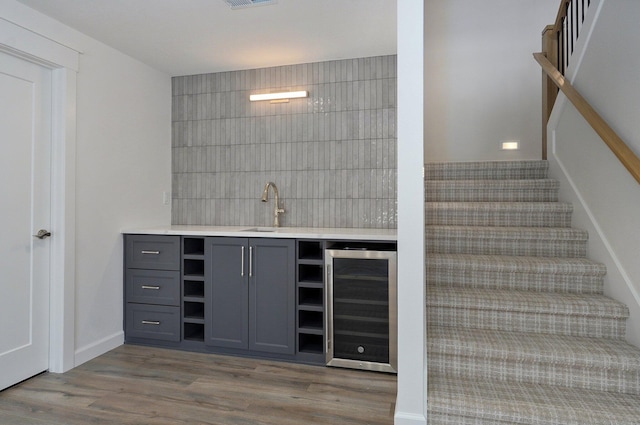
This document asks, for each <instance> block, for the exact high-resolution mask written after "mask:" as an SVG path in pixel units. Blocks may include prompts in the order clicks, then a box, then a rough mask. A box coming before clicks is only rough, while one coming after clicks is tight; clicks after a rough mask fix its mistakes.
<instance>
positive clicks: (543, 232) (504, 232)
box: [425, 225, 588, 257]
mask: <svg viewBox="0 0 640 425" xmlns="http://www.w3.org/2000/svg"><path fill="white" fill-rule="evenodd" d="M425 239H426V252H427V253H441V254H484V255H520V256H537V257H555V256H558V257H584V256H585V255H586V250H587V246H586V242H587V239H588V233H587V232H586V231H584V230H581V229H574V228H571V227H493V226H439V225H428V226H426V227H425Z"/></svg>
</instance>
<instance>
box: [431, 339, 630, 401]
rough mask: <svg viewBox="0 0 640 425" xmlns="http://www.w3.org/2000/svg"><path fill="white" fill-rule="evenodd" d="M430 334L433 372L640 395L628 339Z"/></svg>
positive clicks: (450, 375)
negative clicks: (496, 373)
mask: <svg viewBox="0 0 640 425" xmlns="http://www.w3.org/2000/svg"><path fill="white" fill-rule="evenodd" d="M428 333H429V343H428V345H427V349H428V352H429V360H430V361H429V370H430V373H433V374H440V375H445V376H449V377H452V376H476V377H478V376H480V377H483V378H485V379H499V380H512V381H518V382H531V383H539V384H543V383H544V384H551V385H563V386H567V387H577V388H591V389H596V390H601V391H615V392H622V393H632V394H640V350H638V349H637V348H636V347H634V346H632V345H630V344H628V343H626V342H625V341H623V340H604V339H602V338H584V337H571V336H557V335H539V334H521V333H517V332H504V331H495V330H478V329H474V330H469V329H461V328H447V327H430V328H429V329H428ZM496 370H501V373H500V374H499V375H497V376H496V375H495V371H496Z"/></svg>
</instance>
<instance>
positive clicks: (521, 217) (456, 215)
mask: <svg viewBox="0 0 640 425" xmlns="http://www.w3.org/2000/svg"><path fill="white" fill-rule="evenodd" d="M425 211H426V222H427V224H429V225H431V224H437V225H453V226H500V227H503V226H510V227H522V226H530V227H570V226H571V213H572V212H573V205H571V204H566V203H559V202H427V203H425Z"/></svg>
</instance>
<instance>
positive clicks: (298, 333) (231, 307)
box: [124, 232, 344, 365]
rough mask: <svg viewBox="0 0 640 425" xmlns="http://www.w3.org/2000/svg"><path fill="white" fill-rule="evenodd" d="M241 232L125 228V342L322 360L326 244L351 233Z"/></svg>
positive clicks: (324, 347) (313, 361)
mask: <svg viewBox="0 0 640 425" xmlns="http://www.w3.org/2000/svg"><path fill="white" fill-rule="evenodd" d="M242 233H243V232H235V233H232V232H225V234H224V235H223V236H217V235H212V236H209V235H206V234H205V235H199V234H196V235H176V234H170V235H164V234H134V233H130V234H126V235H125V237H124V245H125V273H124V287H125V288H124V289H125V291H124V293H125V299H124V309H125V321H124V329H125V342H126V343H132V344H143V345H152V346H159V347H166V348H175V349H183V350H189V351H199V352H205V353H206V352H208V353H219V354H229V355H239V356H251V357H261V358H269V359H278V360H285V361H292V362H300V363H309V364H318V365H325V364H326V363H327V360H326V354H327V305H326V299H327V289H326V288H327V286H326V285H327V275H326V267H325V260H326V258H325V252H326V250H327V249H331V248H332V247H334V246H335V245H336V243H341V242H344V241H343V240H339V241H338V240H336V239H331V240H325V239H317V238H296V237H283V236H279V237H269V236H268V235H265V236H264V237H252V236H257V235H246V236H247V237H239V236H243V235H242ZM236 234H237V235H238V237H236V236H234V235H236ZM260 236H262V235H260Z"/></svg>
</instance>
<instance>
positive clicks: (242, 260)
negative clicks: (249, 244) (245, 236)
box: [240, 246, 244, 277]
mask: <svg viewBox="0 0 640 425" xmlns="http://www.w3.org/2000/svg"><path fill="white" fill-rule="evenodd" d="M240 251H241V252H242V257H241V259H240V276H243V277H244V247H243V246H242V247H240Z"/></svg>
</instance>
